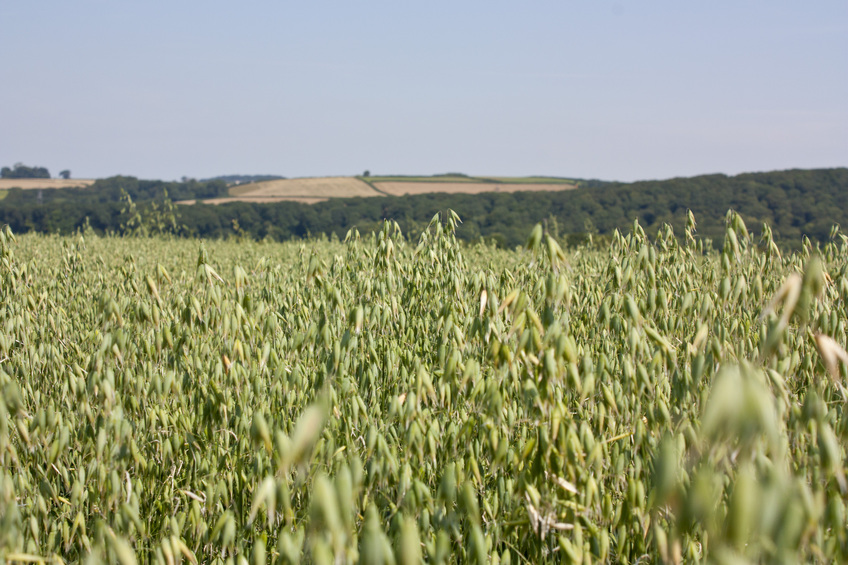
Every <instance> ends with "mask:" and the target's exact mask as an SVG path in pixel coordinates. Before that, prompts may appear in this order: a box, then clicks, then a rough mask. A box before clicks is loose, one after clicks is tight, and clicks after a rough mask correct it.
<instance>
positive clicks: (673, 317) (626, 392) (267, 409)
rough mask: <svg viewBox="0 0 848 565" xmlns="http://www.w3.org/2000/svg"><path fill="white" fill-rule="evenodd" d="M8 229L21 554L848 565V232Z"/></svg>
mask: <svg viewBox="0 0 848 565" xmlns="http://www.w3.org/2000/svg"><path fill="white" fill-rule="evenodd" d="M457 221H458V217H457V216H456V215H455V214H454V213H453V212H450V213H449V214H448V216H447V217H444V218H439V217H436V218H434V219H433V221H432V222H431V223H430V225H429V227H428V228H427V229H426V230H425V231H424V232H423V233H422V234H420V235H419V234H414V235H413V236H412V237H410V238H407V237H405V236H404V235H403V234H401V233H400V230H399V229H398V228H397V225H396V224H394V223H391V222H387V223H385V224H384V226H383V229H382V231H380V232H379V233H374V234H366V235H363V236H361V237H360V234H358V233H355V232H354V233H352V234H349V236H348V237H347V238H346V239H345V241H344V242H339V241H328V240H326V239H322V240H308V241H300V242H289V243H284V244H278V243H265V242H255V241H236V240H232V241H209V242H205V243H204V242H200V241H192V240H177V239H164V238H163V239H156V238H137V239H135V238H117V237H98V236H96V235H95V234H94V233H93V232H86V233H80V234H77V235H75V236H73V237H60V236H45V235H22V236H18V237H17V238H16V237H15V236H14V235H13V234H12V233H11V232H10V231H9V230H8V228H5V229H4V230H3V231H2V232H0V561H5V562H28V563H34V562H53V563H61V562H80V561H85V562H86V563H121V564H134V563H163V564H172V563H180V562H182V563H234V564H236V563H238V564H242V563H253V564H260V563H275V564H276V563H280V564H283V563H322V564H323V563H327V564H331V563H369V564H370V563H385V564H389V563H398V564H407V563H421V562H427V563H477V564H484V563H493V564H498V565H501V564H513V565H518V564H530V563H532V564H535V563H629V564H637V563H787V564H789V563H800V562H811V563H836V562H842V563H844V562H846V560H848V528H846V514H845V503H846V497H848V484H846V477H845V465H846V452H845V446H846V439H848V418H846V415H845V411H846V402H848V390H846V386H845V383H846V378H848V369H846V363H848V353H846V352H845V350H844V349H843V348H844V346H845V344H846V339H848V336H846V321H848V320H846V317H847V316H848V237H845V236H843V235H841V234H839V232H838V230H834V237H833V239H832V241H830V242H829V243H827V244H826V245H823V246H816V247H814V246H813V245H812V244H810V243H809V241H805V242H804V245H803V248H802V250H801V251H799V252H797V253H791V254H790V253H783V254H781V252H780V251H779V250H778V248H777V247H776V246H775V244H774V241H773V239H772V234H771V231H770V230H769V229H768V228H767V227H764V228H763V230H762V232H761V233H759V234H757V235H754V234H753V233H751V232H749V230H748V227H746V226H745V225H744V223H743V222H742V220H741V218H740V217H739V216H738V215H735V214H733V213H728V217H727V228H726V235H725V238H724V242H723V244H722V246H721V247H720V250H716V251H713V250H709V249H705V246H704V243H703V241H702V240H701V239H699V237H698V234H697V232H696V231H695V228H696V226H695V223H694V218H692V217H691V215H690V219H689V223H688V225H687V226H686V229H685V232H684V233H679V234H676V235H677V237H675V234H672V233H671V229H670V228H668V229H664V230H661V231H660V233H659V235H658V236H657V237H656V238H648V237H647V236H646V235H645V233H644V231H643V230H642V228H641V227H640V226H639V225H638V224H634V225H633V228H632V230H631V231H630V233H627V234H620V233H619V232H615V235H614V237H613V238H612V243H611V244H610V245H609V246H607V247H603V248H596V247H593V246H592V244H591V243H590V244H589V245H587V246H584V247H580V248H577V249H575V250H573V251H569V252H567V253H566V252H563V250H562V249H561V247H560V246H559V244H558V243H557V241H556V240H555V239H554V238H553V237H551V236H550V235H548V234H547V233H545V232H544V231H543V229H542V226H541V225H539V226H536V228H535V229H533V231H532V233H530V234H529V237H528V240H527V245H526V248H525V249H524V250H513V251H502V250H497V249H494V248H491V247H486V246H483V245H479V246H466V245H462V244H460V243H458V242H457V241H456V239H455V235H454V232H455V226H456V224H457Z"/></svg>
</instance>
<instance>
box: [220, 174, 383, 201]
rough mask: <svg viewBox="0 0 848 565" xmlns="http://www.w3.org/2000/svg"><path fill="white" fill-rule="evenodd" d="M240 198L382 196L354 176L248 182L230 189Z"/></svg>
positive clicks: (233, 194) (232, 193)
mask: <svg viewBox="0 0 848 565" xmlns="http://www.w3.org/2000/svg"><path fill="white" fill-rule="evenodd" d="M230 195H231V196H233V197H239V198H245V199H246V198H250V199H251V201H255V200H252V199H254V198H280V199H286V200H291V199H292V198H352V197H356V196H363V197H366V196H380V194H379V193H378V192H376V191H375V190H374V189H373V188H371V187H370V186H368V184H366V183H364V182H362V181H361V180H359V179H356V178H354V177H316V178H302V179H281V180H270V181H264V182H256V183H250V184H244V185H240V186H236V187H233V188H232V189H230Z"/></svg>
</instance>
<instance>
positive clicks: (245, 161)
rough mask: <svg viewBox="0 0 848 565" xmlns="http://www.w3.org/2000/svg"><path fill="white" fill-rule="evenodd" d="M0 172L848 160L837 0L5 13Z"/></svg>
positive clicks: (180, 6)
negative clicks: (30, 168)
mask: <svg viewBox="0 0 848 565" xmlns="http://www.w3.org/2000/svg"><path fill="white" fill-rule="evenodd" d="M0 22H2V24H0V26H2V28H0V29H1V30H0V62H2V64H0V69H2V76H3V78H2V80H0V164H2V165H11V164H13V163H15V162H17V161H22V162H24V163H25V164H27V165H41V166H46V167H48V168H49V169H50V171H51V173H52V174H54V175H56V173H58V172H59V171H60V170H62V169H66V168H67V169H71V171H72V173H73V176H74V177H80V178H84V177H103V176H109V175H114V174H128V175H133V176H138V177H142V178H163V179H174V178H179V177H181V176H184V175H185V176H191V177H197V178H204V177H209V176H214V175H220V174H230V173H241V174H266V173H273V174H281V175H285V176H290V177H294V176H322V175H348V174H359V173H361V172H362V171H364V170H365V169H369V170H370V171H371V172H372V174H387V173H407V174H432V173H444V172H448V171H451V172H454V171H458V172H465V173H469V174H480V175H483V174H486V175H526V174H543V175H557V176H576V177H583V178H601V179H610V180H612V179H616V180H636V179H648V178H668V177H672V176H681V175H687V176H688V175H695V174H701V173H713V172H723V173H727V174H735V173H739V172H743V171H762V170H772V169H786V168H793V167H802V168H812V167H830V166H846V165H848V2H846V1H845V0H816V1H813V2H806V1H805V2H802V1H796V2H783V1H744V0H737V1H732V2H731V1H706V0H699V1H694V0H693V1H688V0H687V1H683V0H669V1H639V2H636V1H623V0H619V1H615V2H608V1H592V2H589V1H588V0H585V1H580V2H576V1H566V0H558V1H550V2H537V1H532V0H528V1H527V2H516V1H512V2H502V1H497V0H486V1H465V2H462V1H459V0H454V1H451V2H445V1H441V0H429V1H427V2H405V1H398V0H393V1H369V2H351V1H344V2H336V1H322V2H283V1H276V2H271V1H266V2H259V1H250V0H247V1H242V2H232V1H210V0H205V1H202V2H200V1H194V0H170V1H167V2H165V1H159V0H147V1H144V2H142V1H132V2H131V1H122V0H110V1H106V0H100V1H94V0H75V1H73V2H69V1H66V0H65V1H57V0H39V1H30V0H3V1H2V2H0Z"/></svg>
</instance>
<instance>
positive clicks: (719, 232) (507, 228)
mask: <svg viewBox="0 0 848 565" xmlns="http://www.w3.org/2000/svg"><path fill="white" fill-rule="evenodd" d="M37 193H42V194H41V196H40V197H39V195H38V194H37ZM226 194H227V186H226V183H224V182H223V181H220V180H215V181H196V180H191V179H189V180H187V181H186V182H163V181H145V180H139V179H136V178H133V177H112V178H109V179H102V180H99V181H97V182H96V183H95V184H93V185H92V186H90V187H86V188H76V189H59V190H46V189H45V190H43V191H33V190H19V189H12V190H9V191H7V193H6V195H5V197H4V198H2V200H0V224H9V225H10V227H11V228H12V229H13V230H14V231H15V232H17V233H23V232H27V231H38V232H51V233H52V232H58V233H69V232H73V231H75V230H78V229H81V228H83V227H85V226H90V227H91V228H93V229H94V230H96V231H98V232H100V233H123V232H124V231H126V225H127V206H126V201H127V199H130V200H132V201H133V202H134V209H133V210H134V211H133V213H134V214H136V216H139V217H141V218H143V217H144V214H145V213H146V211H152V210H153V209H154V208H153V207H154V206H157V207H158V208H156V210H157V212H156V213H158V214H161V210H163V207H162V205H163V203H165V202H166V201H168V200H169V199H172V200H184V199H185V200H188V199H203V198H214V197H216V196H224V195H226ZM448 209H452V210H455V211H456V212H457V213H458V214H459V215H460V217H461V218H462V222H463V223H462V225H461V226H460V227H459V228H458V230H457V237H458V238H460V239H462V240H465V241H468V242H473V241H480V240H485V241H487V242H490V243H494V244H496V245H499V246H502V247H513V246H515V245H520V244H522V243H523V242H524V238H525V237H526V236H527V233H529V231H530V229H532V227H533V226H534V225H535V224H536V223H538V222H540V221H541V222H545V223H546V224H547V227H548V230H549V231H550V232H551V233H554V234H556V235H558V237H559V238H560V239H561V240H562V241H564V242H565V243H568V244H572V245H574V244H579V243H581V242H583V241H585V240H586V239H588V237H590V236H592V237H595V238H601V239H603V238H604V237H605V236H607V235H609V234H611V233H612V231H613V230H615V229H626V228H628V227H629V226H631V225H632V224H633V221H634V220H637V221H638V222H639V223H640V225H641V226H642V227H643V228H644V229H645V230H646V231H647V232H648V233H656V232H657V231H658V230H659V228H660V227H661V226H662V225H663V224H665V223H668V224H671V225H672V226H673V227H674V230H675V232H676V233H679V234H682V233H683V227H684V226H685V223H686V217H687V211H688V210H692V212H693V214H694V215H695V218H696V220H697V222H698V232H699V234H700V235H701V236H702V237H705V238H712V239H720V238H721V237H722V236H723V233H724V222H725V214H726V212H727V210H728V209H733V210H735V211H736V212H738V213H739V214H740V216H741V217H742V218H743V219H744V221H745V222H746V223H747V224H748V225H749V226H759V225H762V224H763V223H768V224H769V225H770V226H771V228H772V230H773V232H774V235H775V237H776V239H777V240H778V241H780V242H781V244H782V245H783V246H785V247H797V246H798V245H800V242H801V238H802V237H803V236H807V237H809V238H810V239H813V240H819V241H824V240H826V239H827V238H828V237H829V236H830V233H831V228H832V227H833V225H834V224H842V225H848V169H846V168H832V169H815V170H799V169H795V170H788V171H774V172H767V173H748V174H741V175H736V176H726V175H718V174H717V175H702V176H697V177H690V178H675V179H669V180H663V181H642V182H635V183H598V184H596V185H594V186H593V187H591V188H586V187H584V188H580V189H577V190H570V191H561V192H534V193H528V192H515V193H502V192H497V193H495V192H493V193H483V194H443V193H433V194H422V195H414V196H399V197H380V198H344V199H341V198H340V199H331V200H328V201H326V202H321V203H318V204H312V205H308V204H301V203H297V202H279V203H262V204H259V203H248V202H233V203H228V204H222V205H218V206H213V205H208V204H202V203H200V204H195V205H188V206H178V207H176V208H175V211H174V214H175V222H173V226H174V228H173V231H174V232H175V233H177V234H178V235H181V236H186V237H204V238H222V237H224V238H225V237H233V236H239V237H251V238H255V239H263V238H269V239H273V240H288V239H293V238H305V237H311V236H313V237H314V236H319V235H321V234H324V235H326V236H328V237H332V236H336V237H344V235H345V234H346V233H347V231H348V230H350V229H352V228H356V229H358V230H359V231H360V232H361V233H367V232H369V231H371V230H374V229H377V228H378V226H379V225H380V224H381V223H382V221H383V220H384V219H391V220H394V221H396V222H398V224H399V225H400V227H401V229H402V230H403V231H404V233H406V234H408V235H410V236H417V234H418V233H420V231H421V230H422V229H423V228H424V227H425V226H426V225H427V223H428V222H429V220H430V218H432V216H433V215H434V214H435V213H436V212H444V211H446V210H448Z"/></svg>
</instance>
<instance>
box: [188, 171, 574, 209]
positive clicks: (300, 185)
mask: <svg viewBox="0 0 848 565" xmlns="http://www.w3.org/2000/svg"><path fill="white" fill-rule="evenodd" d="M573 188H577V184H575V183H574V182H573V181H570V180H568V179H558V178H552V177H498V178H482V177H481V178H478V177H468V176H465V175H436V176H431V177H413V176H408V177H407V176H381V177H367V178H364V179H363V178H360V177H322V178H301V179H279V180H270V181H263V182H256V183H250V184H242V185H238V186H234V187H232V188H230V196H228V197H223V198H211V199H207V200H204V201H203V202H204V203H206V204H225V203H228V202H284V201H290V202H303V203H306V204H314V203H316V202H323V201H325V200H328V199H330V198H351V197H357V196H359V197H370V196H403V195H405V194H428V193H434V192H446V193H452V194H479V193H481V192H519V191H540V190H541V191H551V190H570V189H573ZM195 202H196V201H195V200H183V201H179V202H177V203H178V204H194V203H195Z"/></svg>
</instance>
